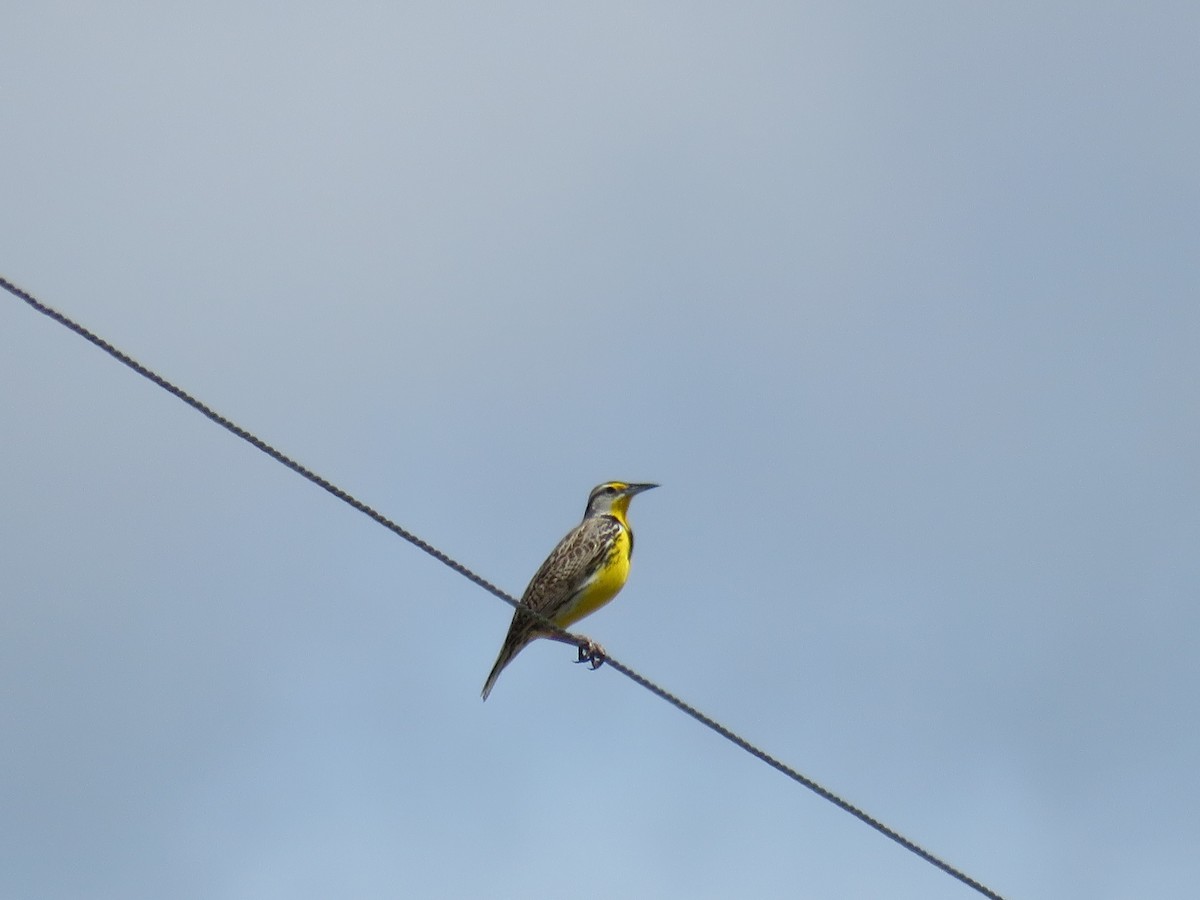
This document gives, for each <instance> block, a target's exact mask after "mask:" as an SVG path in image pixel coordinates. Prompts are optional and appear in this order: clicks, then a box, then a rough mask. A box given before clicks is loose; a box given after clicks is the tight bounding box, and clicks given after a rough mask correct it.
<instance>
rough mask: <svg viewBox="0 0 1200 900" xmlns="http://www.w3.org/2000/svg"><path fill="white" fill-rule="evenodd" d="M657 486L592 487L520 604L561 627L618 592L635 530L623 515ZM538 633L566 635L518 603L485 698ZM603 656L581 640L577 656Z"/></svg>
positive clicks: (557, 637)
mask: <svg viewBox="0 0 1200 900" xmlns="http://www.w3.org/2000/svg"><path fill="white" fill-rule="evenodd" d="M653 487H658V485H657V484H626V483H625V482H623V481H609V482H606V483H604V484H601V485H597V486H596V487H594V488H592V492H591V494H589V495H588V502H587V509H586V510H585V511H584V514H583V521H582V522H580V523H579V524H578V525H577V526H575V528H573V529H572V530H571V531H570V532H568V534H567V536H566V537H564V538H563V539H562V540H561V541H559V542H558V546H557V547H555V548H554V550H553V551H552V552H551V553H550V555H549V556H548V557H546V561H545V562H544V563H542V567H541V568H540V569H538V570H537V573H536V574H535V575H534V576H533V578H532V580H530V582H529V587H527V588H525V593H524V595H522V597H521V606H522V607H526V608H528V609H531V610H534V611H535V612H537V613H540V614H541V615H542V616H544V617H545V618H546V619H549V620H550V621H551V622H553V623H554V624H555V625H556V626H558V627H559V628H569V627H570V626H571V625H573V624H575V623H576V622H578V621H579V620H580V619H582V618H583V617H584V616H586V615H590V614H591V613H594V612H595V611H596V610H598V609H599V608H600V607H601V606H603V605H604V604H605V603H607V602H608V601H609V600H611V599H612V598H613V597H615V596H617V592H618V591H620V590H621V588H622V587H624V586H625V579H626V578H628V577H629V557H630V556H631V555H632V554H633V531H632V530H631V529H630V528H629V522H627V521H626V519H625V514H626V512H628V510H629V501H630V500H632V499H633V497H634V495H635V494H640V493H641V492H642V491H648V490H650V488H653ZM539 637H548V638H553V639H555V640H561V641H566V640H567V638H565V637H563V636H562V635H561V634H559V633H557V632H555V631H553V630H552V629H550V628H547V627H546V625H545V623H543V622H541V621H539V620H538V619H537V618H535V617H534V616H531V615H529V613H527V612H525V611H524V610H523V609H521V608H520V607H518V609H517V611H516V612H515V613H514V614H513V619H512V624H511V625H509V627H508V636H507V637H505V638H504V646H503V647H501V648H500V655H499V656H498V657H496V664H495V665H494V666H492V671H491V674H489V675H488V678H487V681H486V682H485V683H484V685H483V699H484V700H486V699H487V698H488V694H490V693H491V692H492V686H493V685H495V683H496V679H497V678H499V677H500V673H501V672H502V671H503V670H504V667H505V666H507V665H508V664H509V663H510V662H512V661H513V657H515V656H516V655H517V654H518V653H520V652H521V651H522V650H524V649H525V645H526V644H528V643H529V642H530V641H532V640H534V639H535V638H539ZM572 643H574V642H572ZM603 661H604V650H603V649H602V648H601V647H600V646H599V645H598V644H595V643H593V642H592V641H587V642H586V643H584V644H580V645H579V662H591V663H592V668H596V667H597V666H599V665H600V663H601V662H603Z"/></svg>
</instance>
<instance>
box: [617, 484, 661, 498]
mask: <svg viewBox="0 0 1200 900" xmlns="http://www.w3.org/2000/svg"><path fill="white" fill-rule="evenodd" d="M656 487H658V485H657V484H631V485H630V486H629V487H627V488H625V494H626V496H628V497H632V496H633V495H634V494H640V493H641V492H642V491H648V490H650V488H656Z"/></svg>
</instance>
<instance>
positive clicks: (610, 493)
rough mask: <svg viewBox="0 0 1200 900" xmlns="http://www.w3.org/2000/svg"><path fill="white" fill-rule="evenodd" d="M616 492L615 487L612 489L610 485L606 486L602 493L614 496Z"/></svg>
mask: <svg viewBox="0 0 1200 900" xmlns="http://www.w3.org/2000/svg"><path fill="white" fill-rule="evenodd" d="M616 492H617V489H616V488H615V487H613V486H612V485H611V484H610V485H608V487H606V488H605V489H604V493H606V494H609V495H612V494H615V493H616Z"/></svg>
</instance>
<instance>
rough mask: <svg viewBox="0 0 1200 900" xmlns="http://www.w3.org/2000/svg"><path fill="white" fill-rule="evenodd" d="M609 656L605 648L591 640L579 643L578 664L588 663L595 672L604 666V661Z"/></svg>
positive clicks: (586, 639)
mask: <svg viewBox="0 0 1200 900" xmlns="http://www.w3.org/2000/svg"><path fill="white" fill-rule="evenodd" d="M607 656H608V654H607V653H605V652H604V648H603V647H601V646H600V645H599V644H597V643H596V642H595V641H593V640H592V639H591V638H583V640H582V641H580V643H579V659H577V660H575V662H577V663H587V664H588V665H590V666H591V667H592V669H593V670H595V669H598V668H600V667H601V666H602V665H604V659H605V657H607Z"/></svg>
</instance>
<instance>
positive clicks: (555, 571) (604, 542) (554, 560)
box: [521, 516, 621, 617]
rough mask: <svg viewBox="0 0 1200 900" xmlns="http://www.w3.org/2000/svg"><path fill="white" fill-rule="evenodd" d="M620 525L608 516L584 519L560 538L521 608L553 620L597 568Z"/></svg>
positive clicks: (535, 576)
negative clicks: (531, 610)
mask: <svg viewBox="0 0 1200 900" xmlns="http://www.w3.org/2000/svg"><path fill="white" fill-rule="evenodd" d="M620 528H621V525H620V523H618V522H617V521H616V519H613V518H611V517H609V516H597V517H596V518H594V519H587V520H585V521H584V522H582V523H581V524H580V525H579V527H578V528H576V529H575V530H574V531H572V532H571V533H570V534H568V535H567V536H566V537H564V538H563V539H562V540H561V541H560V542H559V544H558V546H557V547H555V548H554V549H553V550H552V551H551V552H550V555H549V556H548V557H546V561H545V562H544V563H542V566H541V568H539V569H538V570H537V573H536V574H535V575H534V576H533V578H532V579H530V581H529V587H527V588H526V589H525V594H524V596H523V597H522V598H521V605H522V606H527V607H529V608H530V609H534V610H537V611H538V612H540V613H542V614H543V615H546V616H550V617H553V615H554V613H555V612H556V611H557V610H558V609H560V608H561V607H562V606H563V605H564V604H565V603H566V602H567V601H568V600H570V599H571V596H572V595H573V594H574V593H575V592H576V591H578V590H579V589H580V588H581V587H582V586H583V585H584V584H585V583H586V581H587V577H588V575H589V574H590V573H592V572H594V571H595V570H596V569H597V568H599V567H600V564H601V563H602V562H603V561H604V557H605V555H606V554H607V553H608V548H609V546H610V544H611V543H612V540H613V538H614V537H616V534H617V532H618V531H620Z"/></svg>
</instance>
